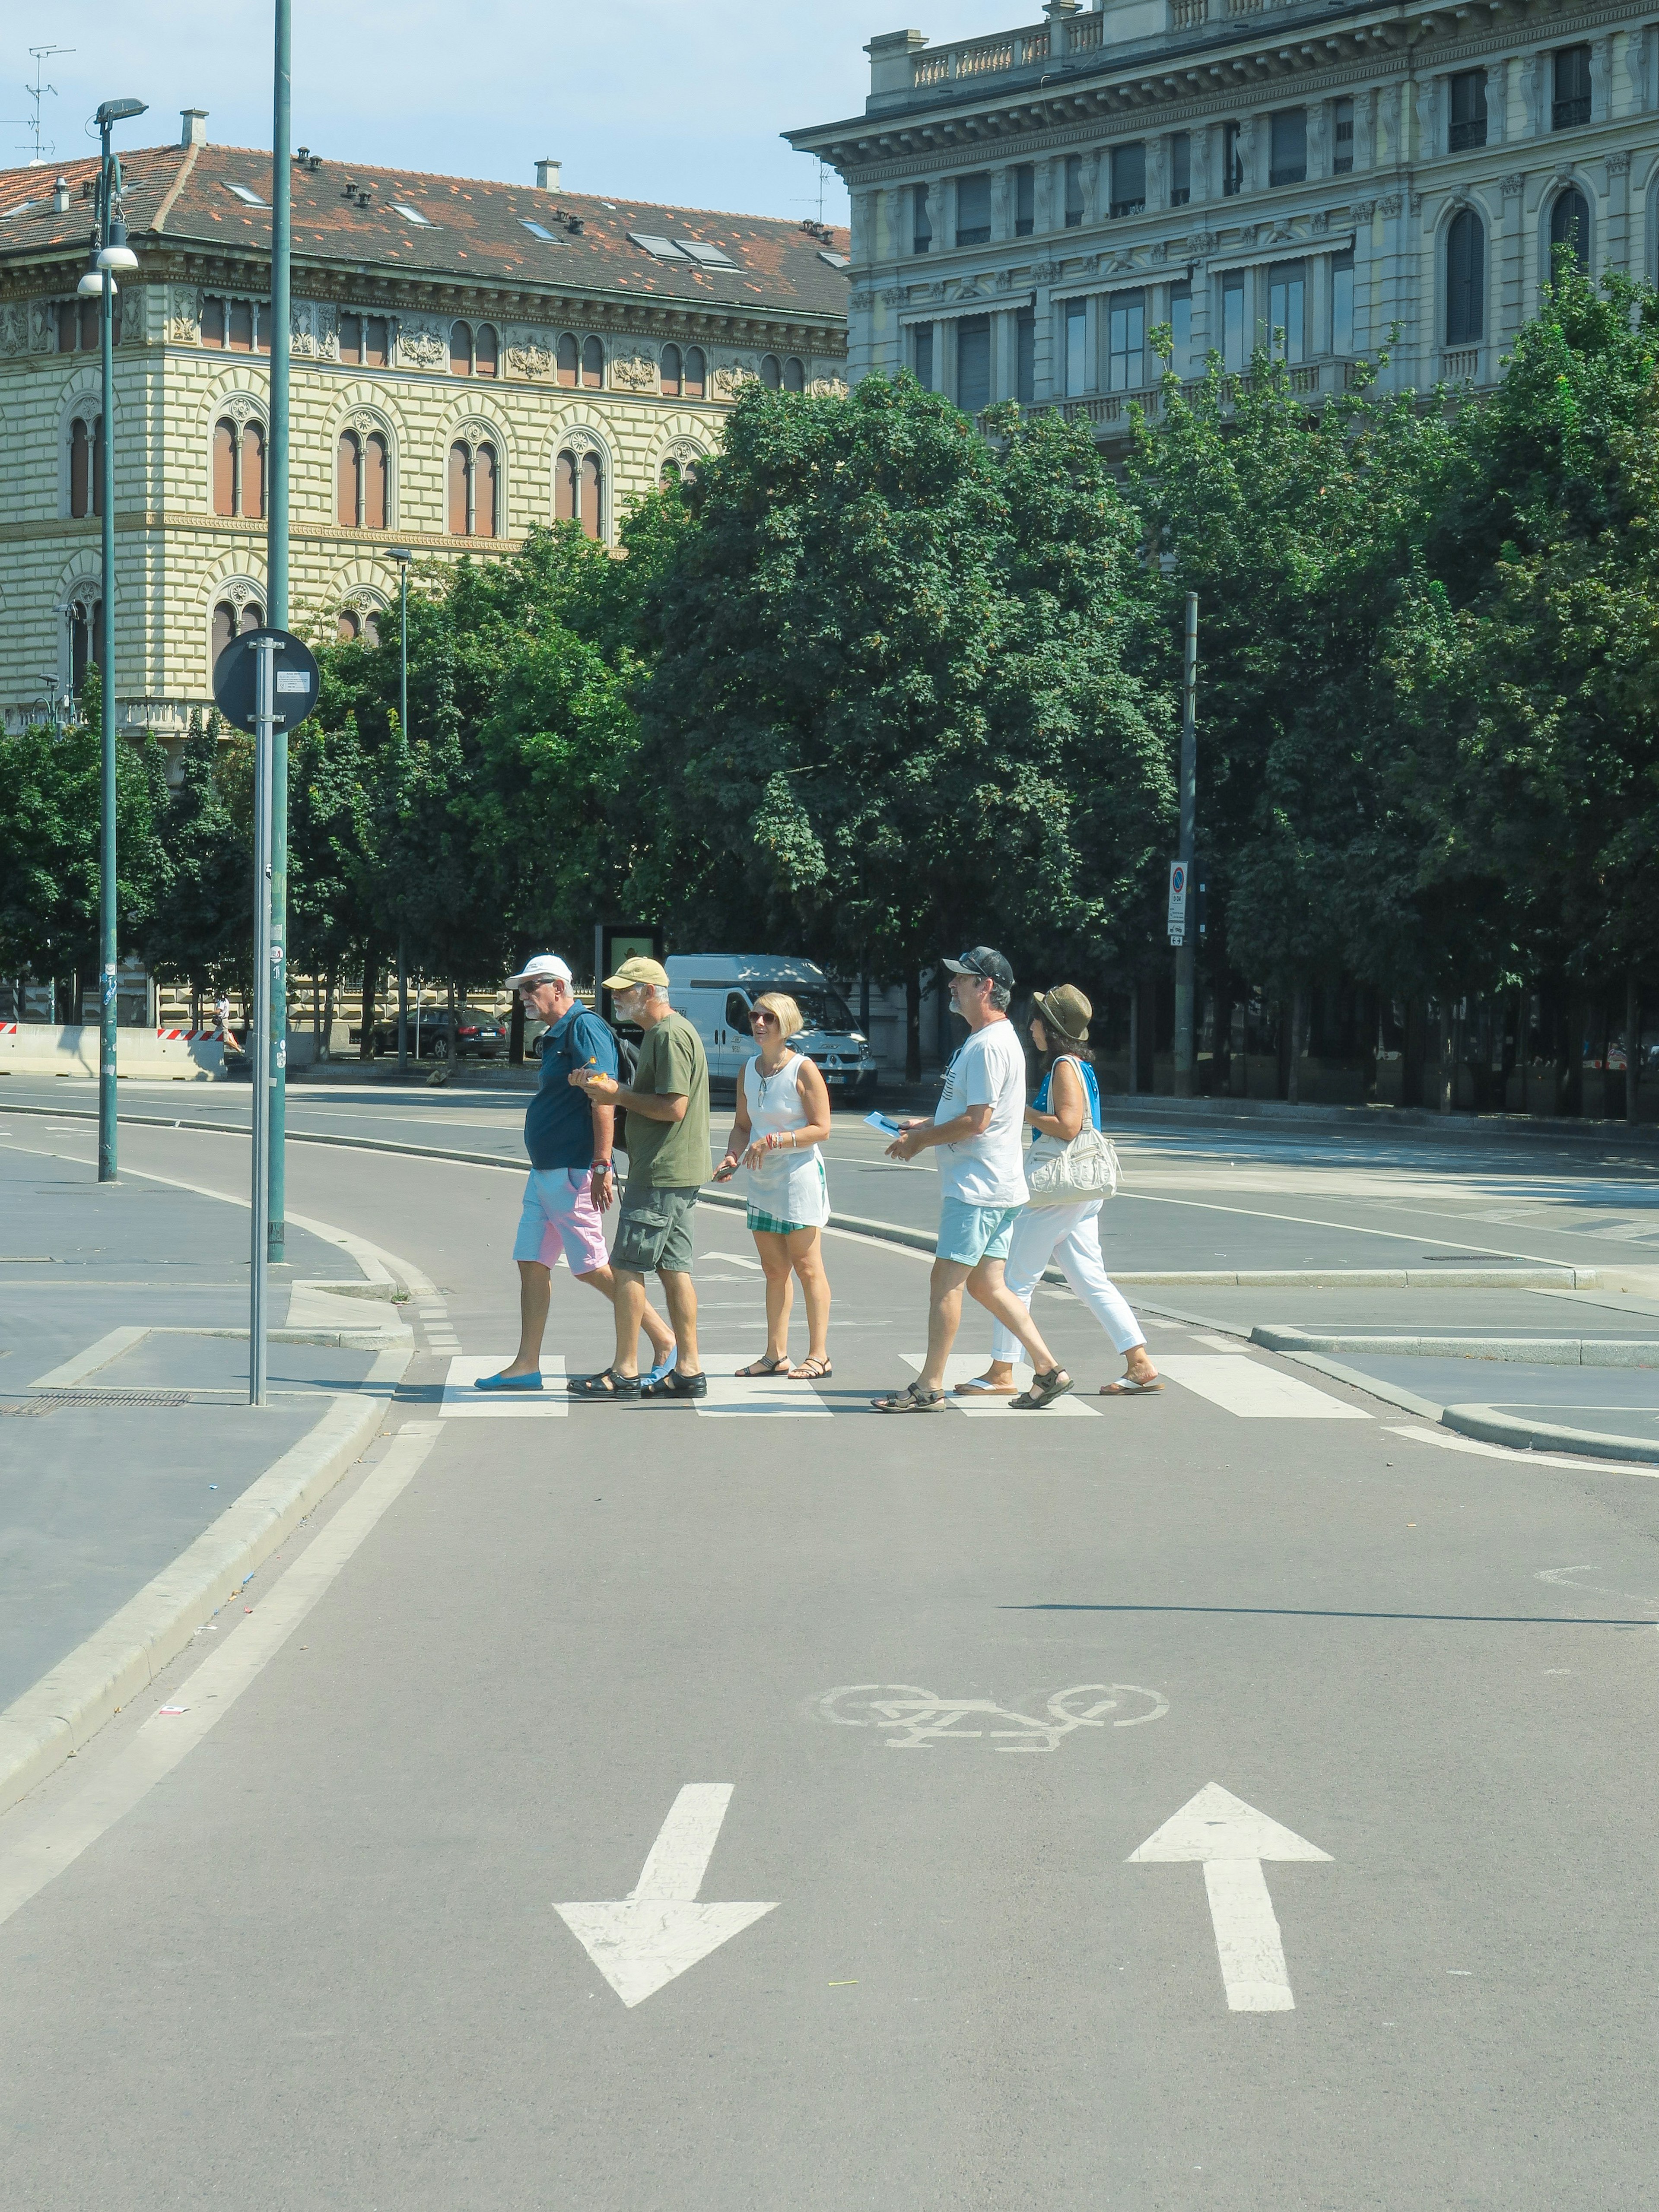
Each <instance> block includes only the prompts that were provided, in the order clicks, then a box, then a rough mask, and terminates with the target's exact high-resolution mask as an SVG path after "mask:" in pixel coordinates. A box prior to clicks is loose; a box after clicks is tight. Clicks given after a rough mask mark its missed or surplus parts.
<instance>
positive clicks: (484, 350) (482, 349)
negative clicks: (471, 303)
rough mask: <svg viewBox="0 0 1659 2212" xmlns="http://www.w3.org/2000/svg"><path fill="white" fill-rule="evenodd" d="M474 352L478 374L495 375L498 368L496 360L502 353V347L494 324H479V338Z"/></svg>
mask: <svg viewBox="0 0 1659 2212" xmlns="http://www.w3.org/2000/svg"><path fill="white" fill-rule="evenodd" d="M473 354H474V356H475V359H476V361H477V374H479V375H480V376H494V375H495V370H496V362H497V360H498V357H499V355H500V347H499V345H498V343H497V341H496V337H495V329H494V327H493V325H490V324H489V323H480V324H479V325H478V335H477V340H476V342H475V343H474V346H473Z"/></svg>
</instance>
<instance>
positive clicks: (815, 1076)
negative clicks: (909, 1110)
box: [714, 991, 833, 1383]
mask: <svg viewBox="0 0 1659 2212" xmlns="http://www.w3.org/2000/svg"><path fill="white" fill-rule="evenodd" d="M750 1024H751V1025H752V1027H753V1029H754V1033H755V1042H756V1043H757V1045H758V1046H759V1048H760V1049H759V1051H758V1053H757V1054H756V1056H755V1058H754V1059H753V1060H745V1061H744V1065H743V1071H742V1073H740V1074H739V1076H738V1098H737V1111H736V1113H735V1115H734V1116H733V1119H732V1134H731V1136H730V1138H729V1139H727V1141H726V1158H724V1159H723V1160H722V1161H721V1162H720V1165H719V1167H717V1168H716V1169H715V1170H714V1180H715V1182H728V1181H729V1180H730V1179H731V1177H732V1176H733V1175H734V1174H735V1173H736V1172H737V1170H738V1168H739V1167H743V1168H744V1169H745V1170H747V1171H748V1176H749V1231H750V1235H751V1236H752V1237H754V1240H755V1249H756V1250H757V1252H758V1253H759V1255H760V1262H761V1265H762V1267H763V1268H764V1269H765V1270H766V1351H765V1354H764V1356H763V1358H759V1359H757V1360H753V1361H751V1362H750V1364H749V1365H748V1366H747V1367H739V1368H738V1374H739V1375H778V1374H784V1373H787V1374H788V1375H789V1376H790V1377H791V1378H792V1379H793V1380H794V1381H797V1382H811V1383H820V1382H823V1380H824V1379H825V1378H826V1377H827V1376H829V1374H830V1373H831V1372H832V1371H833V1370H832V1369H831V1367H830V1364H829V1277H828V1276H827V1275H826V1274H825V1273H824V1272H823V1253H822V1252H821V1251H820V1249H819V1245H820V1242H821V1240H820V1237H819V1235H818V1231H820V1230H821V1229H822V1228H823V1225H824V1223H825V1222H826V1221H828V1219H829V1183H828V1181H827V1180H826V1178H825V1176H824V1172H823V1153H822V1152H819V1150H818V1146H819V1145H820V1144H821V1143H822V1142H823V1139H824V1138H826V1137H827V1136H828V1135H829V1091H827V1090H826V1089H825V1087H824V1081H823V1076H822V1075H820V1074H819V1073H818V1071H817V1068H816V1067H815V1066H813V1065H812V1063H811V1060H808V1059H807V1058H806V1056H805V1054H804V1053H799V1052H796V1051H795V1050H794V1049H793V1048H792V1046H791V1045H790V1042H789V1040H790V1038H791V1037H792V1036H794V1035H795V1033H796V1031H797V1030H800V1029H803V1028H804V1027H805V1023H804V1022H803V1021H802V1019H801V1011H800V1008H799V1006H797V1005H796V1004H795V1002H794V1000H793V999H792V998H789V997H787V995H786V994H784V993H783V992H781V991H763V993H762V994H761V995H760V997H759V998H758V999H757V1000H756V1001H755V1005H754V1010H753V1012H751V1013H750ZM795 1276H799V1279H800V1287H801V1295H802V1297H804V1298H805V1301H806V1328H807V1346H806V1357H805V1359H804V1360H803V1361H802V1362H801V1364H799V1367H792V1366H791V1365H790V1364H789V1310H790V1307H791V1306H792V1305H793V1303H794V1283H793V1277H795Z"/></svg>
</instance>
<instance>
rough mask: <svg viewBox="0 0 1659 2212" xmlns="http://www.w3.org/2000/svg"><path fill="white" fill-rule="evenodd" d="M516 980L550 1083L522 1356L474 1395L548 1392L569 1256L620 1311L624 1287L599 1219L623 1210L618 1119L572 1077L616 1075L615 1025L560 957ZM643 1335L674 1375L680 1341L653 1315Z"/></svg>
mask: <svg viewBox="0 0 1659 2212" xmlns="http://www.w3.org/2000/svg"><path fill="white" fill-rule="evenodd" d="M572 981H573V979H572V976H571V973H570V970H569V969H568V967H567V966H566V964H565V963H564V962H563V961H562V960H561V959H560V957H559V956H558V954H557V953H556V952H538V953H537V954H536V956H535V957H534V958H533V959H531V960H526V963H525V964H524V967H523V969H521V970H520V973H519V974H518V975H509V976H508V977H507V988H508V989H509V990H513V991H516V992H517V993H518V994H519V995H520V998H521V999H522V1000H524V1003H525V1010H526V1012H528V1013H533V1014H538V1015H539V1016H540V1018H541V1019H542V1020H543V1021H544V1022H546V1023H547V1024H549V1027H548V1030H547V1034H546V1035H545V1036H544V1037H543V1039H542V1073H541V1081H540V1082H539V1083H538V1085H537V1087H536V1091H535V1095H534V1096H533V1097H532V1099H531V1101H530V1106H529V1109H528V1111H527V1112H526V1115H525V1117H524V1146H525V1150H526V1152H528V1153H529V1155H530V1180H529V1182H527V1183H526V1186H525V1194H524V1208H523V1211H522V1212H521V1213H520V1216H519V1233H518V1236H517V1237H516V1238H515V1240H514V1242H513V1258H514V1259H515V1260H516V1261H518V1263H519V1348H518V1350H517V1352H514V1354H513V1358H511V1359H510V1360H509V1361H508V1362H507V1365H506V1366H505V1367H503V1368H502V1369H501V1372H500V1373H499V1374H496V1375H486V1376H483V1378H482V1379H481V1380H480V1381H479V1382H478V1383H477V1384H476V1385H475V1386H474V1387H475V1388H476V1389H480V1390H539V1389H541V1387H542V1334H543V1331H544V1329H545V1328H546V1326H547V1309H548V1302H549V1298H550V1294H551V1290H552V1280H553V1269H554V1267H555V1266H556V1264H557V1262H558V1258H559V1255H560V1253H561V1252H562V1253H563V1255H564V1256H565V1258H566V1260H568V1261H569V1263H570V1272H571V1273H572V1274H573V1275H574V1277H575V1278H576V1280H577V1281H578V1282H579V1283H588V1284H591V1285H592V1287H593V1289H594V1290H596V1291H599V1294H600V1296H601V1297H605V1298H608V1299H609V1300H610V1301H611V1304H612V1305H614V1304H616V1298H617V1284H616V1279H615V1277H614V1276H613V1275H612V1274H611V1259H610V1255H609V1254H608V1253H607V1252H606V1250H605V1227H604V1224H603V1223H602V1221H601V1220H600V1218H599V1217H600V1215H601V1214H602V1213H604V1212H605V1210H606V1208H607V1207H608V1206H612V1205H614V1204H615V1202H616V1196H617V1185H616V1176H615V1172H614V1170H613V1169H612V1167H611V1137H612V1133H613V1130H614V1126H615V1122H616V1118H617V1116H616V1109H615V1107H614V1106H613V1105H612V1104H611V1103H610V1102H609V1101H607V1100H604V1099H601V1098H599V1097H592V1098H589V1097H587V1096H586V1094H585V1093H584V1092H582V1091H578V1090H574V1089H573V1088H572V1087H571V1083H570V1077H571V1075H572V1074H573V1073H574V1071H575V1070H577V1069H578V1068H592V1069H593V1070H594V1071H595V1072H596V1073H604V1074H607V1075H614V1074H615V1073H616V1072H617V1041H616V1038H615V1037H614V1036H612V1035H611V1030H610V1028H609V1026H608V1024H605V1023H604V1022H602V1021H601V1020H600V1019H599V1016H598V1015H597V1014H590V1013H589V1012H588V1011H587V1009H586V1006H583V1005H582V1004H581V1002H580V1000H579V999H578V998H577V996H576V994H575V993H574V990H573V989H572V988H571V984H572ZM640 1327H641V1328H642V1329H643V1330H644V1331H645V1333H646V1334H647V1336H648V1337H649V1338H650V1340H651V1352H652V1358H653V1361H654V1362H655V1363H656V1364H655V1365H654V1366H653V1374H656V1373H658V1372H659V1371H660V1372H661V1373H664V1374H665V1373H666V1372H667V1367H668V1362H669V1361H670V1360H671V1358H672V1357H673V1352H674V1340H673V1338H672V1336H671V1334H669V1332H668V1330H667V1328H665V1326H664V1324H663V1323H662V1322H660V1321H659V1319H658V1317H657V1316H656V1315H655V1314H654V1313H653V1311H652V1310H651V1309H650V1307H649V1306H647V1307H646V1309H645V1310H644V1313H643V1315H642V1316H641V1321H640Z"/></svg>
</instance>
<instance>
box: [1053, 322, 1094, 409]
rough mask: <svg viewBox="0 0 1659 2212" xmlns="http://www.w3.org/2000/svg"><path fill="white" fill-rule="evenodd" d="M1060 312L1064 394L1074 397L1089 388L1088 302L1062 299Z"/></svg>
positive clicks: (1069, 397) (1070, 397)
mask: <svg viewBox="0 0 1659 2212" xmlns="http://www.w3.org/2000/svg"><path fill="white" fill-rule="evenodd" d="M1060 314H1061V317H1062V318H1063V320H1064V328H1065V342H1066V398H1068V399H1074V398H1077V396H1078V395H1079V392H1086V391H1087V390H1088V388H1089V345H1088V328H1089V324H1088V314H1089V302H1088V301H1086V300H1066V301H1061V303H1060Z"/></svg>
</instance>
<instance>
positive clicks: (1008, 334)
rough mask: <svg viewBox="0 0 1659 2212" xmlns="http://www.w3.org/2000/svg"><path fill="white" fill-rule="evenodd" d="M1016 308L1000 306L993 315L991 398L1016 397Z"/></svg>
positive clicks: (1017, 339) (994, 399) (1017, 340)
mask: <svg viewBox="0 0 1659 2212" xmlns="http://www.w3.org/2000/svg"><path fill="white" fill-rule="evenodd" d="M1016 312H1017V311H1016V310H1015V309H1014V308H1012V307H998V308H997V309H996V310H995V311H994V313H993V314H992V317H991V398H992V399H993V401H996V400H999V399H1014V398H1018V392H1017V391H1016V389H1015V386H1016V385H1017V384H1018V351H1017V349H1018V343H1019V338H1018V332H1017V331H1016V330H1015V327H1014V318H1015V314H1016Z"/></svg>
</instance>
